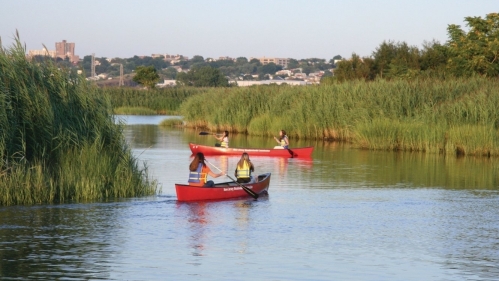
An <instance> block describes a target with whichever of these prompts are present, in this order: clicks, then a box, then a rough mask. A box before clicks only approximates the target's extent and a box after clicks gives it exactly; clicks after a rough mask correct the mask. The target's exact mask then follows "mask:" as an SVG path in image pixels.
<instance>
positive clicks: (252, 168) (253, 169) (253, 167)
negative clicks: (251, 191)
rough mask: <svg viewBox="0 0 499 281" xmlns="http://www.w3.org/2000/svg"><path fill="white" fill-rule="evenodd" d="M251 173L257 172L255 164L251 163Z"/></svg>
mask: <svg viewBox="0 0 499 281" xmlns="http://www.w3.org/2000/svg"><path fill="white" fill-rule="evenodd" d="M250 171H251V172H254V171H255V166H253V163H251V162H250Z"/></svg>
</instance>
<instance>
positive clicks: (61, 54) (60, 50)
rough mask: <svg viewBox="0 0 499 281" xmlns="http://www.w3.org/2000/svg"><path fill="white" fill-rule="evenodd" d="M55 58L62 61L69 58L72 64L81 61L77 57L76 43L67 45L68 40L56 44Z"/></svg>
mask: <svg viewBox="0 0 499 281" xmlns="http://www.w3.org/2000/svg"><path fill="white" fill-rule="evenodd" d="M55 56H56V57H57V58H61V59H65V58H66V57H68V58H69V61H70V62H72V63H77V62H78V61H79V60H80V57H78V56H76V55H75V43H67V42H66V40H62V42H56V43H55Z"/></svg>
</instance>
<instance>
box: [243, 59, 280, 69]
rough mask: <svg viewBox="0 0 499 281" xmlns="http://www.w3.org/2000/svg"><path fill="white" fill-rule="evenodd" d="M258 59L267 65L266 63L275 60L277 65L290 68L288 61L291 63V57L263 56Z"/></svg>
mask: <svg viewBox="0 0 499 281" xmlns="http://www.w3.org/2000/svg"><path fill="white" fill-rule="evenodd" d="M251 59H252V58H251ZM251 59H250V60H251ZM258 60H259V61H260V63H262V64H263V65H266V64H269V63H271V62H273V63H275V64H276V65H280V66H282V67H283V68H288V63H289V59H284V58H266V57H263V58H258Z"/></svg>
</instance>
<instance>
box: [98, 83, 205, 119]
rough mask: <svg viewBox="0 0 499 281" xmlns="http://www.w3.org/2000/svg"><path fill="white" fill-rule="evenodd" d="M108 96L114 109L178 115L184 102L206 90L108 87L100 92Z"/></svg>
mask: <svg viewBox="0 0 499 281" xmlns="http://www.w3.org/2000/svg"><path fill="white" fill-rule="evenodd" d="M98 91H99V92H100V93H101V94H102V95H107V96H108V97H109V99H110V101H111V104H112V106H113V108H114V109H115V111H116V110H118V109H120V108H148V109H150V110H152V111H154V112H156V114H164V115H177V114H178V110H179V107H180V105H181V104H182V102H184V101H185V100H186V99H187V98H189V97H191V96H194V95H197V94H200V93H204V92H205V91H207V89H206V88H189V87H173V88H162V89H150V90H142V89H135V88H126V87H106V88H100V89H99V90H98Z"/></svg>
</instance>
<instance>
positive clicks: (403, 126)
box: [180, 77, 499, 156]
mask: <svg viewBox="0 0 499 281" xmlns="http://www.w3.org/2000/svg"><path fill="white" fill-rule="evenodd" d="M498 86H499V81H497V80H494V79H485V78H479V77H474V78H468V79H457V78H455V79H448V80H436V79H415V80H410V81H407V80H396V81H386V80H377V81H374V82H370V83H366V82H361V81H351V82H347V83H339V84H329V85H320V86H306V87H292V86H259V87H249V88H227V89H218V88H215V89H210V90H208V91H207V92H206V93H204V94H201V95H197V96H193V97H191V98H188V99H187V100H186V101H185V102H184V103H183V104H182V105H181V107H180V113H181V115H183V116H184V118H185V120H186V121H187V124H188V125H190V126H194V127H207V128H210V129H219V130H220V129H227V130H231V131H234V132H245V133H248V134H253V135H263V136H268V135H274V134H277V132H278V131H279V130H280V129H284V130H286V131H287V132H288V133H289V136H291V137H295V138H312V139H329V140H338V141H346V142H351V143H354V144H355V145H357V146H358V147H360V148H369V149H380V150H404V151H424V152H429V153H445V154H460V153H463V151H464V154H468V155H478V154H480V155H495V156H499V153H498V152H497V129H498V128H499V110H498V107H497V104H499V93H498V91H497V90H496V89H497V88H498ZM464 125H467V126H468V127H462V128H461V127H460V126H464ZM459 128H461V129H459ZM470 128H473V130H478V132H480V133H479V134H478V133H477V134H475V136H477V137H473V138H471V136H470V134H464V133H461V134H457V133H455V131H456V130H463V132H464V131H466V130H470ZM461 143H466V149H464V150H463V149H461V148H462V147H463V145H461Z"/></svg>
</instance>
